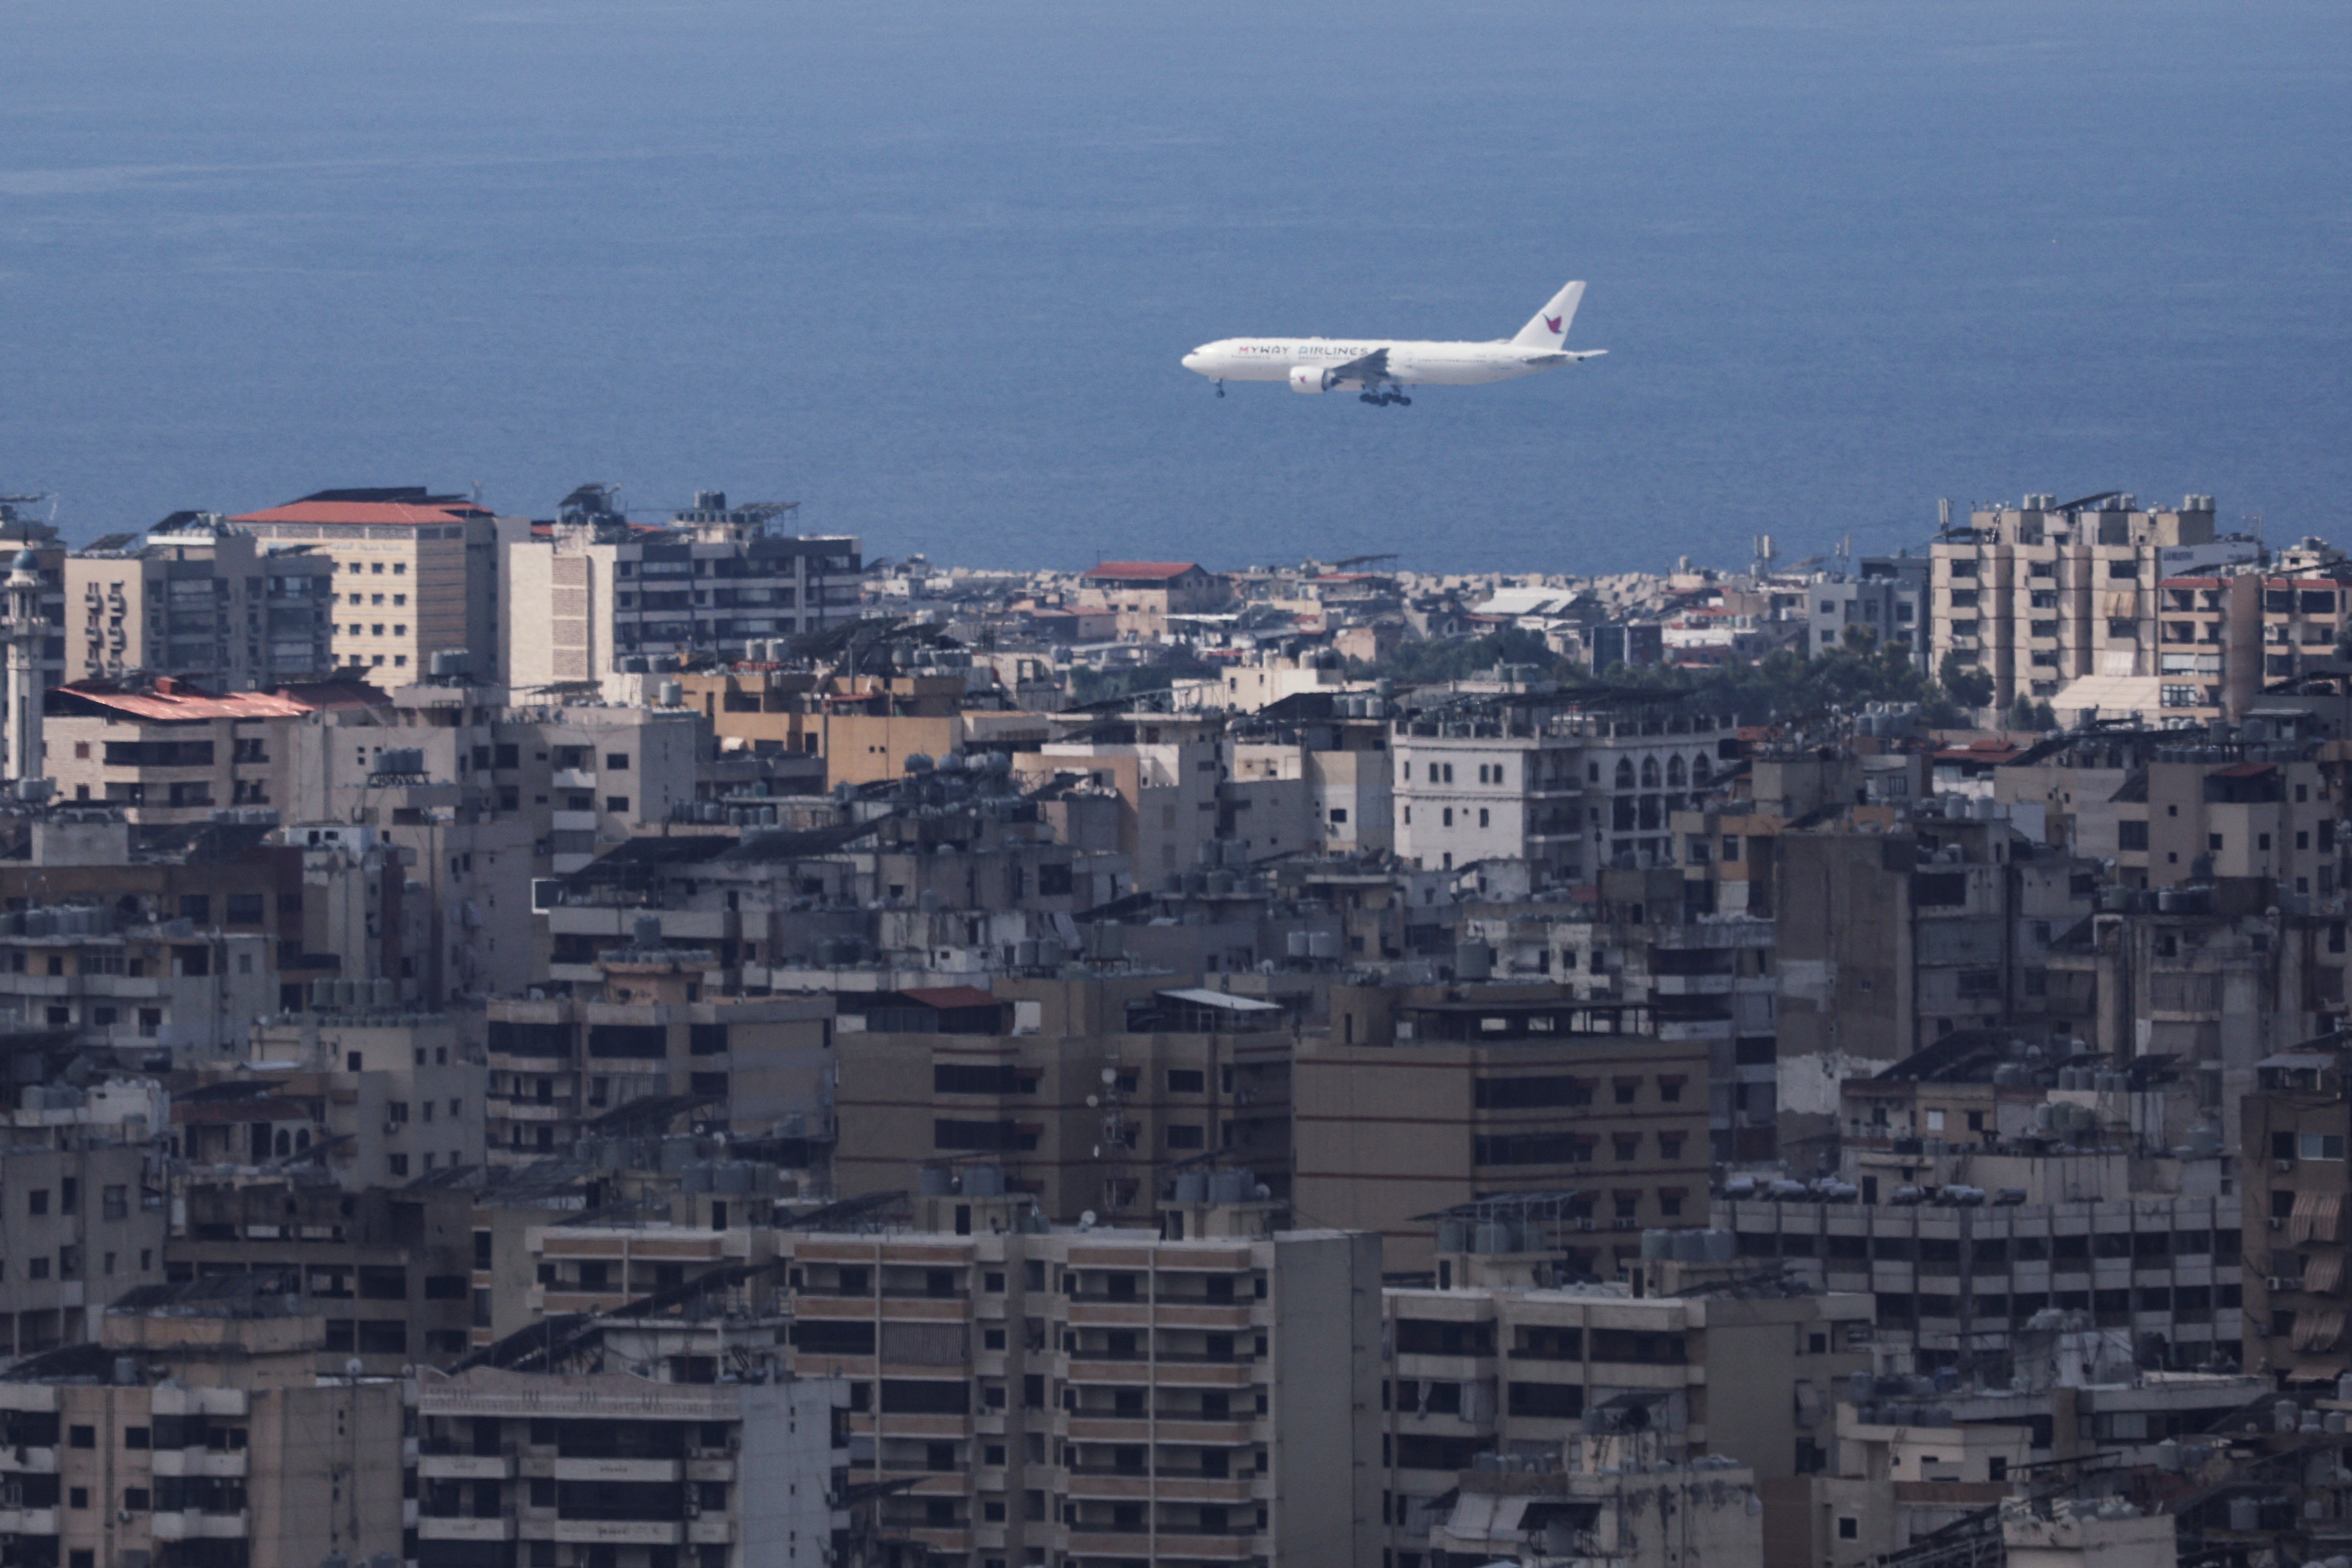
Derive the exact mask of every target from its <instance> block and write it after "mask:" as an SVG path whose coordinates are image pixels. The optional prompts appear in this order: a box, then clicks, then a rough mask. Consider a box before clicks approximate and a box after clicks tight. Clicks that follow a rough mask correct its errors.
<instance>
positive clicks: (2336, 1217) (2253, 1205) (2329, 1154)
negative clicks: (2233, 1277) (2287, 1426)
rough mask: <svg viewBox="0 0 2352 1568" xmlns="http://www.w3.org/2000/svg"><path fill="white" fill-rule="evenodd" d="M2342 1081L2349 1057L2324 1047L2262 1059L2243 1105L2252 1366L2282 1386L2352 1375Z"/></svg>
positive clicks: (2349, 1126)
mask: <svg viewBox="0 0 2352 1568" xmlns="http://www.w3.org/2000/svg"><path fill="white" fill-rule="evenodd" d="M2345 1084H2346V1079H2345V1075H2344V1059H2343V1053H2342V1052H2341V1051H2340V1050H2339V1049H2337V1048H2336V1047H2334V1046H2333V1045H2332V1044H2330V1043H2328V1042H2326V1041H2318V1042H2314V1043H2313V1044H2311V1045H2309V1046H2305V1047H2303V1048H2301V1049H2297V1050H2292V1051H2282V1052H2279V1053H2277V1054H2276V1055H2273V1056H2269V1057H2265V1058H2263V1060H2262V1062H2261V1064H2260V1067H2259V1068H2258V1070H2257V1073H2256V1078H2255V1083H2254V1086H2253V1091H2252V1093H2250V1094H2248V1095H2247V1096H2246V1097H2245V1100H2244V1101H2243V1112H2242V1137H2243V1142H2242V1144H2241V1145H2240V1147H2241V1148H2242V1149H2243V1151H2244V1159H2243V1162H2242V1168H2243V1172H2244V1181H2243V1184H2242V1188H2243V1192H2244V1195H2245V1208H2244V1219H2243V1221H2242V1224H2243V1227H2244V1233H2245V1257H2246V1262H2245V1271H2246V1279H2245V1342H2246V1365H2248V1366H2249V1367H2263V1368H2268V1369H2270V1370H2272V1371H2273V1373H2276V1375H2277V1376H2278V1377H2279V1378H2280V1379H2281V1380H2282V1381H2283V1382H2286V1383H2294V1384H2332V1383H2333V1382H2334V1380H2335V1379H2336V1377H2337V1376H2339V1375H2341V1374H2342V1373H2345V1372H2347V1371H2352V1341H2347V1337H2346V1333H2345V1314H2346V1310H2347V1291H2352V1283H2347V1280H2346V1278H2345V1268H2344V1260H2345V1249H2346V1247H2347V1242H2352V1236H2347V1231H2346V1228H2345V1215H2344V1209H2345V1205H2346V1201H2347V1200H2346V1181H2345V1172H2346V1169H2347V1167H2346V1165H2345V1158H2346V1154H2345V1151H2346V1147H2347V1144H2346V1139H2347V1136H2352V1099H2347V1096H2346V1094H2345Z"/></svg>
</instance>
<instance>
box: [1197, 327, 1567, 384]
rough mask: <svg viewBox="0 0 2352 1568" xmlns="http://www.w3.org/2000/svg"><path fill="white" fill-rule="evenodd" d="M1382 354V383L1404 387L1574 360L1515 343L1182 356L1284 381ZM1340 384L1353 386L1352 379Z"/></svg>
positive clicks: (1226, 349) (1313, 345)
mask: <svg viewBox="0 0 2352 1568" xmlns="http://www.w3.org/2000/svg"><path fill="white" fill-rule="evenodd" d="M1381 349H1386V350H1387V351H1388V369H1387V373H1386V374H1384V375H1383V376H1382V377H1381V379H1382V380H1383V381H1387V382H1391V383H1395V384H1402V385H1408V386H1419V385H1430V386H1477V385H1480V384H1483V383H1486V382H1490V381H1509V380H1510V379H1512V378H1513V377H1515V376H1521V375H1533V374H1536V373H1537V372H1538V371H1541V370H1549V369H1551V368H1552V367H1553V366H1554V365H1559V364H1566V363H1569V362H1570V359H1571V358H1573V357H1574V356H1572V355H1570V354H1565V353H1561V352H1560V351H1559V350H1558V349H1553V348H1527V347H1522V346H1521V345H1519V344H1517V343H1508V342H1493V343H1468V342H1461V343H1447V342H1388V341H1385V340H1382V339H1378V338H1370V339H1364V338H1220V339H1219V340H1218V341H1217V342H1213V343H1202V345H1201V346H1200V347H1199V348H1197V349H1194V350H1193V351H1192V353H1188V354H1186V355H1185V356H1184V368H1185V369H1186V370H1189V371H1193V372H1196V373H1198V374H1202V375H1205V376H1207V377H1209V378H1210V379H1211V380H1213V381H1288V380H1289V379H1290V373H1291V372H1292V371H1294V370H1297V369H1301V368H1313V369H1318V370H1329V369H1336V368H1337V367H1339V366H1340V365H1344V364H1349V363H1354V362H1355V361H1358V360H1360V359H1362V358H1363V357H1364V356H1365V355H1367V354H1370V353H1375V352H1377V351H1379V350H1381ZM1343 384H1355V383H1354V382H1353V381H1352V379H1351V380H1350V381H1349V382H1347V383H1343Z"/></svg>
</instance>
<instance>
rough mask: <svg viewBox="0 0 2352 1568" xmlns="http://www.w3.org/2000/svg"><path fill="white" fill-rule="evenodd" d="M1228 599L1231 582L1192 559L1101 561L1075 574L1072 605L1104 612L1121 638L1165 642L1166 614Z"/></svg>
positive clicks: (1223, 604)
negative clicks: (1106, 612)
mask: <svg viewBox="0 0 2352 1568" xmlns="http://www.w3.org/2000/svg"><path fill="white" fill-rule="evenodd" d="M1232 604H1233V585H1232V584H1231V583H1230V582H1229V581H1228V580H1227V579H1225V578H1224V577H1223V576H1220V575H1218V574H1215V573H1213V572H1210V571H1208V570H1206V569H1205V568H1203V567H1202V566H1200V565H1198V564H1196V563H1192V562H1190V561H1105V562H1103V563H1100V564H1099V565H1097V566H1094V567H1091V568H1089V569H1088V570H1087V571H1086V572H1084V573H1082V574H1080V575H1079V578H1078V589H1077V597H1076V606H1075V607H1076V608H1077V609H1078V610H1080V611H1081V612H1083V611H1086V610H1105V611H1108V612H1109V613H1110V615H1111V616H1113V617H1114V621H1113V624H1114V626H1115V635H1116V636H1117V637H1118V640H1119V641H1121V642H1165V641H1167V640H1168V634H1169V631H1170V629H1171V627H1170V621H1171V618H1181V617H1182V616H1197V615H1213V614H1216V613H1217V612H1219V611H1222V610H1224V609H1227V608H1229V607H1231V605H1232Z"/></svg>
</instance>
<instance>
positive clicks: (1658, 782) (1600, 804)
mask: <svg viewBox="0 0 2352 1568" xmlns="http://www.w3.org/2000/svg"><path fill="white" fill-rule="evenodd" d="M1391 749H1392V750H1393V752H1394V757H1395V763H1394V765H1395V769H1396V774H1395V783H1394V784H1393V786H1392V787H1393V789H1394V792H1395V794H1394V798H1395V802H1396V826H1395V837H1396V853H1397V856H1398V858H1400V859H1402V860H1404V861H1405V862H1407V863H1408V864H1411V865H1413V866H1417V867H1421V868H1425V869H1451V868H1455V867H1466V866H1469V865H1473V864H1475V863H1477V862H1480V861H1486V860H1523V861H1525V862H1526V863H1527V866H1528V880H1529V882H1530V885H1531V886H1533V887H1535V888H1538V889H1541V888H1548V887H1555V886H1559V885H1562V884H1566V883H1571V882H1574V881H1577V880H1579V879H1582V878H1584V877H1586V876H1589V875H1590V874H1591V873H1592V872H1594V871H1596V870H1598V869H1599V868H1601V867H1603V866H1638V865H1641V864H1644V863H1646V864H1650V865H1669V864H1672V863H1673V861H1674V859H1675V836H1674V832H1673V825H1672V817H1673V816H1674V814H1675V812H1677V811H1681V810H1684V809H1685V808H1687V807H1689V806H1691V805H1693V804H1695V797H1696V795H1699V794H1702V793H1704V792H1705V791H1706V789H1707V788H1708V786H1709V785H1710V784H1712V783H1713V782H1714V780H1715V779H1716V777H1717V774H1718V773H1720V772H1721V770H1722V767H1723V763H1724V762H1725V761H1726V760H1727V758H1728V757H1729V756H1730V755H1731V754H1732V753H1733V752H1734V751H1735V750H1736V742H1735V739H1734V735H1733V731H1732V728H1731V726H1730V725H1729V724H1728V722H1727V721H1724V720H1720V719H1717V718H1714V717H1711V716H1707V715H1703V714H1694V713H1685V712H1681V711H1677V710H1672V709H1668V708H1664V707H1656V708H1633V709H1628V710H1622V711H1583V710H1568V711H1562V710H1560V707H1559V704H1558V703H1556V702H1555V703H1551V704H1541V703H1538V704H1526V703H1518V702H1514V701H1512V700H1509V699H1507V698H1501V699H1496V700H1494V701H1493V702H1492V703H1491V704H1488V703H1479V702H1466V703H1461V704H1457V705H1455V706H1454V707H1452V708H1448V709H1439V710H1422V711H1421V712H1419V713H1415V714H1412V715H1410V716H1408V717H1406V718H1403V719H1400V720H1399V721H1397V723H1396V725H1395V727H1394V731H1393V733H1392V736H1391Z"/></svg>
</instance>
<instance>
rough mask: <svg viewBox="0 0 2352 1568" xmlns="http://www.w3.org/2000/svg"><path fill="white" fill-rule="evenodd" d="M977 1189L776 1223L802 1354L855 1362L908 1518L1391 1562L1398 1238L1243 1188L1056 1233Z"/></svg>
mask: <svg viewBox="0 0 2352 1568" xmlns="http://www.w3.org/2000/svg"><path fill="white" fill-rule="evenodd" d="M965 1186H966V1189H967V1191H966V1193H965V1194H962V1195H961V1196H956V1195H950V1196H944V1197H940V1198H937V1199H926V1200H919V1203H921V1204H923V1205H926V1207H927V1211H928V1212H927V1213H926V1214H924V1215H919V1220H920V1221H921V1223H922V1224H923V1225H924V1226H927V1227H929V1228H924V1229H919V1230H911V1231H910V1230H877V1231H874V1232H871V1233H867V1234H856V1233H848V1232H824V1231H785V1232H780V1233H779V1235H778V1242H777V1245H778V1250H779V1254H780V1256H781V1258H782V1260H783V1261H784V1263H785V1265H786V1267H787V1268H788V1269H789V1276H788V1278H789V1280H790V1285H791V1290H792V1314H793V1364H794V1369H795V1370H796V1371H797V1372H798V1373H801V1374H802V1375H803V1376H824V1377H842V1378H846V1379H848V1380H849V1383H850V1405H849V1409H850V1416H849V1424H850V1432H851V1439H850V1441H851V1462H852V1470H851V1478H850V1479H851V1480H852V1481H853V1483H856V1484H860V1485H870V1486H873V1487H876V1488H877V1489H887V1496H886V1497H885V1499H884V1500H883V1502H882V1503H881V1508H880V1519H879V1521H878V1522H879V1525H880V1527H881V1529H882V1530H883V1531H885V1532H886V1533H887V1534H890V1535H895V1536H898V1537H902V1538H904V1539H907V1540H908V1541H910V1542H916V1543H919V1544H920V1546H922V1547H923V1548H924V1549H926V1550H927V1551H928V1552H929V1559H930V1561H932V1562H934V1563H938V1562H942V1561H945V1562H952V1563H969V1564H971V1568H996V1565H1000V1564H1010V1563H1071V1564H1081V1565H1085V1568H1111V1565H1112V1564H1114V1563H1153V1564H1160V1563H1186V1564H1193V1563H1232V1564H1237V1565H1255V1568H1265V1565H1270V1564H1273V1563H1282V1564H1285V1565H1301V1564H1303V1565H1308V1568H1318V1565H1322V1568H1358V1565H1360V1564H1362V1563H1370V1562H1372V1561H1375V1560H1376V1555H1377V1547H1378V1542H1379V1533H1380V1525H1379V1522H1378V1517H1377V1515H1378V1510H1379V1506H1380V1501H1381V1497H1380V1480H1379V1477H1380V1467H1379V1462H1378V1461H1379V1451H1380V1440H1379V1439H1380V1431H1379V1424H1380V1420H1381V1415H1380V1386H1379V1385H1380V1377H1381V1321H1380V1295H1379V1290H1380V1268H1381V1264H1380V1245H1379V1242H1378V1240H1377V1238H1375V1237H1370V1236H1364V1235H1348V1234H1343V1233H1340V1232H1336V1231H1328V1230H1297V1231H1273V1232H1271V1233H1269V1232H1267V1231H1266V1230H1265V1228H1264V1217H1265V1205H1247V1204H1244V1205H1200V1204H1194V1205H1178V1207H1179V1210H1180V1211H1181V1212H1184V1213H1186V1215H1187V1224H1186V1225H1185V1226H1184V1233H1185V1239H1182V1240H1170V1239H1165V1238H1164V1237H1163V1235H1162V1230H1163V1229H1172V1228H1174V1227H1173V1226H1172V1225H1164V1226H1154V1227H1152V1228H1120V1227H1117V1226H1094V1227H1087V1228H1048V1227H1045V1226H1043V1225H1042V1224H1040V1223H1038V1222H1037V1221H1035V1220H1034V1219H1033V1218H1030V1217H1026V1216H1031V1215H1034V1212H1035V1211H1034V1208H1033V1207H1032V1206H1031V1205H1030V1204H1029V1202H1028V1200H1027V1199H1026V1198H1022V1197H1016V1198H1012V1199H1006V1198H1002V1197H999V1198H991V1197H988V1196H986V1195H983V1194H976V1193H974V1192H973V1191H971V1188H972V1184H971V1181H970V1179H969V1177H967V1180H966V1183H965ZM950 1225H952V1226H953V1229H952V1230H950ZM966 1227H969V1230H970V1232H971V1234H968V1235H965V1234H956V1233H955V1232H960V1231H961V1230H963V1229H965V1228H966Z"/></svg>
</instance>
